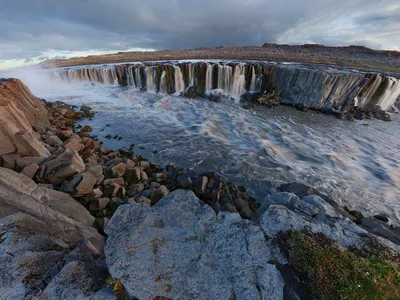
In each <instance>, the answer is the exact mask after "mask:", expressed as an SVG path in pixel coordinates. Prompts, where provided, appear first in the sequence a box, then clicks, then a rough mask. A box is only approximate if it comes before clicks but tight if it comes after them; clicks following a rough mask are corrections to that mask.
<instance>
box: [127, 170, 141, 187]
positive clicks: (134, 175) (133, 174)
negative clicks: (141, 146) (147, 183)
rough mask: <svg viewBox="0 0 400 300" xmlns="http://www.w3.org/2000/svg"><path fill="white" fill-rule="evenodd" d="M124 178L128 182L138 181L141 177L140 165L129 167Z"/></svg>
mask: <svg viewBox="0 0 400 300" xmlns="http://www.w3.org/2000/svg"><path fill="white" fill-rule="evenodd" d="M124 179H125V181H126V182H127V183H128V184H131V183H138V182H140V179H141V171H140V169H139V168H138V167H133V168H130V169H127V170H126V172H125V175H124Z"/></svg>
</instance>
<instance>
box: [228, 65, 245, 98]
mask: <svg viewBox="0 0 400 300" xmlns="http://www.w3.org/2000/svg"><path fill="white" fill-rule="evenodd" d="M245 86H246V77H245V67H244V66H240V65H237V66H235V69H234V71H233V80H232V84H231V86H230V89H229V95H230V96H232V97H233V98H235V99H237V98H238V97H240V95H241V94H242V93H243V92H244V91H245Z"/></svg>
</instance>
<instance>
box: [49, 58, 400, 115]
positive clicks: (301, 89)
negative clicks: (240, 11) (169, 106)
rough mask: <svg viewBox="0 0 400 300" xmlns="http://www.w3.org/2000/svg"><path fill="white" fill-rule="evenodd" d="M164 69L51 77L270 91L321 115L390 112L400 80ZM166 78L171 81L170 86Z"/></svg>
mask: <svg viewBox="0 0 400 300" xmlns="http://www.w3.org/2000/svg"><path fill="white" fill-rule="evenodd" d="M166 65H167V66H171V65H172V66H173V70H172V72H171V74H170V75H169V73H168V72H167V73H165V72H158V71H157V70H158V67H159V65H157V66H151V65H148V64H147V65H146V66H145V65H144V64H140V65H138V64H136V65H121V66H116V65H108V66H90V67H72V68H68V69H59V70H56V71H53V76H54V77H57V78H59V79H62V80H84V81H94V82H101V83H103V84H105V85H115V84H117V83H121V84H124V83H125V84H126V85H128V86H132V87H136V88H138V89H141V88H143V87H147V90H148V91H150V92H161V93H169V92H170V91H173V90H175V92H176V93H177V94H180V93H181V92H182V91H184V90H185V87H187V86H189V85H191V86H195V87H200V90H204V92H205V93H207V92H210V91H211V90H213V89H214V88H217V89H218V90H220V92H221V94H223V95H226V96H230V97H232V98H235V99H236V100H238V99H240V96H241V94H243V93H245V92H246V91H247V92H264V90H266V89H268V88H270V87H271V86H273V87H274V88H275V89H276V90H277V91H279V92H280V94H281V96H282V102H283V103H286V104H291V105H304V106H307V107H312V108H316V109H322V110H330V109H334V110H343V109H344V108H345V107H346V105H352V103H353V100H354V102H355V103H356V105H358V106H360V107H365V108H372V107H374V106H375V105H379V106H381V108H382V109H384V110H388V109H390V108H391V107H392V106H393V105H394V103H395V102H396V99H398V98H399V96H400V79H397V78H395V77H391V76H386V75H382V74H381V75H379V74H368V73H367V74H365V73H362V72H358V71H354V70H336V69H334V70H330V69H329V70H326V69H324V68H322V67H304V66H302V67H299V66H297V65H265V64H262V63H260V64H258V65H254V63H252V64H249V65H246V64H245V63H232V62H230V63H221V62H211V63H210V62H206V63H204V62H181V63H179V65H178V64H176V63H166ZM117 68H119V69H118V70H119V71H118V72H117ZM215 72H217V73H215ZM118 76H119V77H118ZM121 76H123V77H124V78H122V77H121ZM168 76H173V79H174V83H172V82H171V78H170V77H168ZM185 83H186V84H185ZM171 84H172V86H171ZM263 89H264V90H263Z"/></svg>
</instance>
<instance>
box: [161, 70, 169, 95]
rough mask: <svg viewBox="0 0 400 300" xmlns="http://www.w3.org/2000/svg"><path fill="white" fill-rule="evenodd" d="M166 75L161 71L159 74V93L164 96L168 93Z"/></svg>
mask: <svg viewBox="0 0 400 300" xmlns="http://www.w3.org/2000/svg"><path fill="white" fill-rule="evenodd" d="M166 77H167V73H166V72H165V71H163V72H162V73H161V79H160V93H163V94H166V93H167V92H168V87H167V81H166Z"/></svg>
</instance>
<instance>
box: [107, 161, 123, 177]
mask: <svg viewBox="0 0 400 300" xmlns="http://www.w3.org/2000/svg"><path fill="white" fill-rule="evenodd" d="M111 171H112V175H113V177H123V176H124V175H125V171H126V166H125V164H124V163H120V164H118V165H116V166H114V167H112V168H111Z"/></svg>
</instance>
